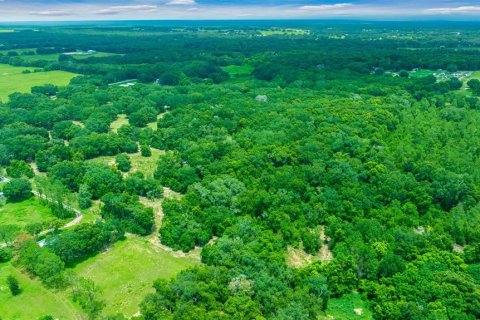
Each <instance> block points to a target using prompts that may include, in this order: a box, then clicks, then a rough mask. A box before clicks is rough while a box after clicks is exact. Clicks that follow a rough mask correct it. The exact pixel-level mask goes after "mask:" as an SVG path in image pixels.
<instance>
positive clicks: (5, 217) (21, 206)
mask: <svg viewBox="0 0 480 320" xmlns="http://www.w3.org/2000/svg"><path fill="white" fill-rule="evenodd" d="M52 219H55V216H53V215H52V211H51V210H50V208H48V207H46V206H45V205H44V204H42V202H41V201H40V200H39V199H38V198H36V197H32V198H30V199H27V200H25V201H22V202H18V203H7V204H5V205H4V206H0V225H1V224H13V225H17V226H18V227H19V228H20V229H23V228H24V227H25V226H26V225H28V224H29V223H34V222H47V221H49V220H52Z"/></svg>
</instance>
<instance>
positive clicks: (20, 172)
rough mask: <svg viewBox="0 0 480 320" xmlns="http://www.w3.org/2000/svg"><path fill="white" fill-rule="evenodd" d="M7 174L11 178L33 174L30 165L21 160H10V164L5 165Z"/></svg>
mask: <svg viewBox="0 0 480 320" xmlns="http://www.w3.org/2000/svg"><path fill="white" fill-rule="evenodd" d="M7 174H8V175H9V176H10V177H12V178H23V177H25V178H33V177H34V176H35V173H33V170H32V167H31V166H30V165H29V164H28V163H26V162H25V161H22V160H12V161H10V165H9V166H8V167H7Z"/></svg>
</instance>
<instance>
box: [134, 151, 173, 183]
mask: <svg viewBox="0 0 480 320" xmlns="http://www.w3.org/2000/svg"><path fill="white" fill-rule="evenodd" d="M151 150H152V156H151V157H147V158H146V157H142V155H141V154H139V153H136V154H133V155H130V159H131V160H132V170H131V171H132V172H142V173H143V174H144V175H145V177H153V174H154V173H155V170H157V162H158V159H159V158H160V156H161V155H163V154H165V151H163V150H158V149H154V148H152V149H151Z"/></svg>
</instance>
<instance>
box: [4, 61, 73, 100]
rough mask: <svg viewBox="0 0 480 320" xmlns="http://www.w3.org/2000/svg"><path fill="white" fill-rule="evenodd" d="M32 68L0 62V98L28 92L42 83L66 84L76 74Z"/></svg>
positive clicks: (5, 98)
mask: <svg viewBox="0 0 480 320" xmlns="http://www.w3.org/2000/svg"><path fill="white" fill-rule="evenodd" d="M25 70H29V71H30V73H23V72H24V71H25ZM33 70H34V69H33V68H27V67H13V66H10V65H8V64H0V100H1V101H3V102H5V101H7V100H8V96H9V95H11V94H12V93H14V92H20V93H29V92H30V90H31V89H32V87H35V86H41V85H44V84H53V85H56V86H66V85H67V84H69V83H70V80H72V78H74V77H76V76H77V75H76V74H75V73H71V72H65V71H45V72H44V71H42V72H33Z"/></svg>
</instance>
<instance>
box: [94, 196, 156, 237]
mask: <svg viewBox="0 0 480 320" xmlns="http://www.w3.org/2000/svg"><path fill="white" fill-rule="evenodd" d="M102 202H103V203H104V206H103V207H102V217H103V218H104V219H106V220H111V221H114V222H117V223H119V224H120V225H121V226H122V227H123V229H124V230H125V231H127V232H131V233H136V234H139V235H147V234H150V233H151V232H152V230H153V225H154V219H153V210H152V209H151V208H147V207H145V206H143V205H142V204H141V203H140V202H139V201H138V197H135V196H129V195H127V194H119V193H107V194H106V195H105V196H103V197H102Z"/></svg>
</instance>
